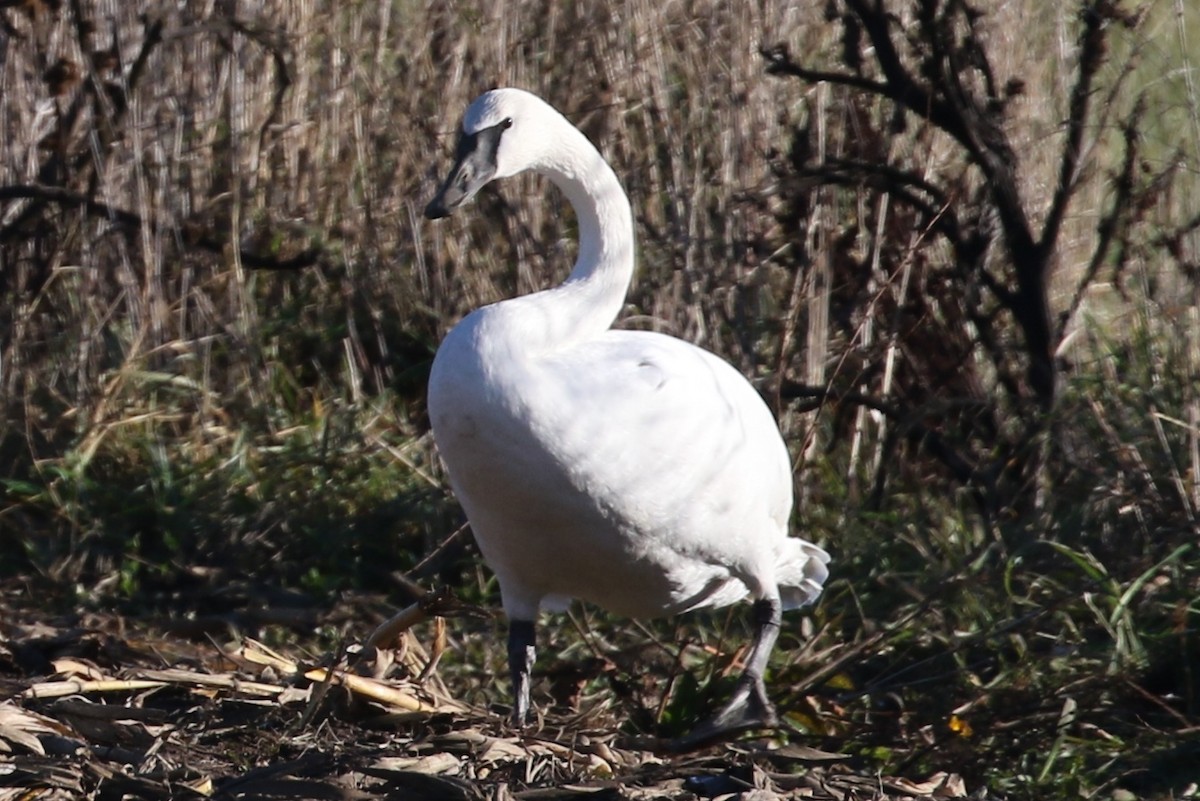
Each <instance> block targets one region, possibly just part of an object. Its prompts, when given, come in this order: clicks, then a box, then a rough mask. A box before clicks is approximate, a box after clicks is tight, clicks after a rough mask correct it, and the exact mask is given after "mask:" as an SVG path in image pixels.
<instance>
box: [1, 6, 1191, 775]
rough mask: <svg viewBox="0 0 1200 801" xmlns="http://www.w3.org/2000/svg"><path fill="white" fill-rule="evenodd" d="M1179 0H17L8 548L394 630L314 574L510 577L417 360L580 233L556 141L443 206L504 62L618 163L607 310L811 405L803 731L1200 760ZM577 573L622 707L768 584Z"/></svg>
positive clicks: (4, 187) (19, 568)
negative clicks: (819, 593)
mask: <svg viewBox="0 0 1200 801" xmlns="http://www.w3.org/2000/svg"><path fill="white" fill-rule="evenodd" d="M1197 26H1200V12H1197V10H1196V9H1195V8H1194V7H1193V6H1192V5H1191V4H1188V3H1185V2H1184V0H1151V2H1146V3H1143V4H1141V5H1134V4H1133V3H1120V2H1115V0H1110V1H1109V2H1099V1H1097V0H1091V1H1089V0H1084V1H1082V2H1071V3H1062V4H1057V5H1047V4H1041V3H1037V2H1033V0H1010V1H1009V2H998V1H997V2H982V1H981V2H978V3H976V4H975V5H973V6H969V5H967V4H965V3H962V2H959V0H944V1H943V2H934V1H933V0H916V1H915V2H887V3H883V2H881V0H880V1H877V0H845V2H836V1H831V2H829V3H827V4H825V5H824V6H820V7H818V5H817V4H802V3H771V2H762V3H757V2H747V3H736V4H731V3H721V2H712V3H708V2H694V3H682V2H678V3H677V2H666V3H662V2H660V3H649V2H642V0H629V2H625V3H621V4H601V3H557V2H551V0H544V1H543V0H522V2H517V3H503V2H491V3H488V2H484V3H478V4H465V3H456V2H433V3H429V4H425V5H421V4H413V3H406V2H401V1H400V0H381V1H380V2H374V3H368V2H348V3H336V4H330V3H322V2H314V1H313V0H265V1H264V2H257V3H240V4H235V3H226V2H218V1H217V0H211V1H209V2H196V3H190V4H177V5H175V6H174V8H173V9H172V10H160V9H158V7H157V6H156V5H154V4H147V5H144V6H143V7H140V8H139V7H135V6H134V5H133V4H114V3H107V2H85V0H54V1H53V2H51V1H50V0H26V1H23V2H16V3H5V4H3V7H2V8H0V130H2V131H3V140H2V141H0V298H2V300H0V318H2V319H0V403H2V404H3V416H2V418H0V479H2V483H0V490H2V492H3V495H2V496H0V555H2V565H3V567H2V568H0V569H2V570H3V572H4V574H5V576H6V580H7V581H8V582H10V586H19V587H22V588H24V590H23V591H24V592H25V593H26V597H25V598H24V601H23V603H25V604H29V605H38V604H40V605H42V606H44V607H45V608H47V609H50V608H55V609H71V608H101V609H105V608H119V609H121V610H123V611H124V612H125V613H127V614H135V615H140V616H150V615H159V616H161V617H160V619H161V620H168V621H175V624H172V625H177V623H178V621H180V620H185V619H199V618H208V617H215V618H218V619H220V620H222V621H225V622H228V621H229V620H236V621H237V622H238V623H239V624H241V625H242V626H243V627H246V626H249V627H250V628H252V629H254V630H255V631H258V629H260V628H262V629H263V630H265V631H266V633H267V634H269V635H270V636H272V637H274V638H276V639H285V638H288V637H297V636H299V637H302V638H304V639H306V640H311V638H312V635H313V634H314V633H315V634H317V635H318V636H319V637H323V638H325V641H327V642H328V641H332V640H333V639H336V638H337V637H338V636H341V635H342V634H344V633H347V632H348V633H350V634H354V635H355V636H362V631H363V629H364V627H365V626H366V625H367V624H366V621H364V620H351V621H350V622H343V623H340V624H336V625H335V624H331V623H328V620H326V624H327V625H325V626H324V627H323V628H322V627H318V628H316V629H314V625H315V624H314V623H313V622H312V621H309V622H307V623H306V624H304V625H298V626H297V625H293V626H292V627H290V628H289V627H287V626H282V625H279V624H278V620H280V619H284V618H286V617H287V616H286V615H285V614H283V613H282V612H279V610H280V609H283V608H286V607H287V606H288V604H290V603H293V602H294V601H295V598H296V597H297V594H298V593H299V594H302V595H303V597H307V598H308V599H310V602H311V599H320V602H321V603H327V604H328V605H329V606H330V607H333V606H335V605H338V604H351V605H353V604H354V602H355V599H360V600H361V599H362V598H364V597H366V598H372V599H375V601H373V603H376V602H377V600H378V598H379V597H380V596H381V595H386V596H387V597H389V598H390V599H391V601H392V602H393V603H396V604H399V603H403V602H405V601H406V599H407V597H408V596H407V594H408V593H409V592H410V590H408V589H407V588H408V586H409V584H408V582H409V581H410V580H411V581H416V582H418V583H419V584H423V585H426V586H428V585H430V584H433V583H439V582H444V583H447V584H449V585H451V586H452V587H454V588H455V589H456V590H457V591H458V593H459V595H460V596H461V597H462V598H464V599H465V600H467V601H470V602H477V603H480V604H482V605H484V606H488V607H494V606H495V605H496V599H495V595H496V593H495V586H494V584H493V583H492V582H491V581H490V578H489V576H488V574H487V573H486V571H484V570H483V569H482V568H481V567H480V566H479V565H478V562H477V559H476V557H475V555H474V550H473V546H472V545H471V543H470V541H469V537H466V536H463V535H462V533H461V531H460V526H461V525H462V518H461V512H460V511H459V510H458V507H457V506H456V505H455V503H454V501H453V499H452V498H451V497H450V495H449V493H448V491H447V489H446V486H445V482H444V479H443V476H442V473H441V470H440V467H439V465H438V463H437V461H436V458H435V454H434V453H433V451H432V447H431V441H430V438H429V436H428V426H427V422H426V420H425V418H424V410H423V395H424V383H425V375H426V373H427V370H428V366H429V362H430V359H431V357H432V354H433V352H434V350H435V349H436V346H437V342H438V341H439V338H440V337H441V335H442V334H444V332H445V331H446V330H447V329H448V328H449V327H450V326H451V325H453V324H454V322H455V321H456V320H457V319H458V318H459V317H461V316H462V314H464V313H465V312H466V311H467V310H469V309H470V308H473V307H475V306H477V305H479V304H482V303H485V302H489V301H493V300H497V299H500V298H503V297H507V296H510V295H513V294H515V293H521V292H526V291H530V290H532V289H534V288H537V287H542V286H545V285H547V284H549V283H552V282H554V281H556V280H558V279H559V278H561V276H562V275H564V274H565V271H566V268H567V265H568V263H569V262H570V259H571V257H572V252H573V250H572V248H573V245H572V228H573V221H572V220H571V218H570V215H564V214H563V213H562V212H561V207H560V200H559V199H558V197H557V196H556V195H555V194H554V193H553V191H552V190H550V189H549V188H548V187H547V186H546V185H545V184H544V183H542V182H540V181H538V180H536V179H532V178H528V179H520V180H517V181H514V182H509V183H508V184H506V185H504V186H503V187H499V188H497V189H496V190H495V191H489V192H486V193H485V194H484V195H483V196H482V197H481V198H480V199H479V200H478V201H477V202H476V204H475V206H474V207H473V213H472V214H470V215H464V216H462V217H459V218H456V219H454V220H452V221H450V222H449V223H447V224H442V225H430V224H427V223H425V222H424V221H423V220H421V219H420V214H419V211H420V209H421V207H422V205H423V203H424V202H425V200H426V199H427V198H428V196H429V195H430V193H431V192H432V189H433V187H434V185H435V182H436V180H437V179H438V177H440V173H441V171H442V170H444V169H445V168H446V166H447V159H448V154H449V150H450V148H451V146H452V140H453V130H454V126H455V125H456V123H457V119H458V116H459V115H460V114H461V111H462V109H463V108H465V106H466V104H467V103H468V102H469V101H470V100H471V99H472V98H473V97H474V96H475V95H476V94H477V93H478V92H479V91H481V90H483V89H486V88H488V87H490V86H493V85H499V84H509V85H517V86H522V87H525V88H528V89H531V90H533V91H536V92H538V93H539V94H541V95H543V96H544V97H546V98H548V99H549V100H550V101H551V102H553V103H554V104H556V105H557V106H559V107H560V108H561V109H562V110H563V111H564V112H565V113H567V115H568V116H569V117H570V118H571V119H572V120H573V121H575V122H576V123H577V124H578V125H580V127H581V128H583V130H585V132H587V133H588V135H589V136H590V137H591V138H592V139H593V141H595V142H596V143H597V144H598V145H599V146H600V147H601V149H602V150H603V151H604V153H605V154H606V156H607V157H608V158H609V159H610V160H611V161H612V163H613V164H614V166H615V168H616V170H617V173H618V175H620V176H622V179H623V180H624V182H625V185H626V188H627V190H628V192H629V194H630V196H631V198H632V200H633V203H634V207H635V215H636V219H637V231H638V235H639V271H638V275H637V278H636V280H635V285H634V287H633V288H632V290H631V292H630V295H629V304H628V309H627V311H626V313H625V314H624V315H623V320H622V323H621V324H622V325H625V326H629V327H646V328H654V329H657V330H663V331H667V332H670V333H672V334H675V335H677V336H680V337H683V338H685V339H689V340H692V341H695V342H697V343H699V344H701V345H703V346H705V347H708V348H710V349H712V350H714V351H716V352H718V353H720V354H721V355H723V356H725V357H726V358H728V359H730V360H731V361H732V362H733V363H734V364H736V365H738V366H739V367H740V368H741V369H742V370H743V371H744V372H745V373H746V374H747V375H750V376H752V377H753V378H754V379H755V380H756V381H758V382H759V384H760V386H761V387H762V390H763V392H764V394H765V395H766V396H767V397H768V398H769V399H770V401H771V402H772V404H773V406H774V408H775V409H776V411H777V413H778V415H779V419H780V422H781V426H782V428H783V431H784V433H785V436H786V438H787V440H788V443H789V445H790V446H791V448H792V451H793V455H794V458H795V464H796V482H797V496H798V501H799V502H798V508H797V514H796V526H795V528H796V531H797V532H798V533H801V534H803V535H804V536H806V537H809V538H811V539H814V540H816V541H818V542H820V543H822V544H823V545H825V546H827V547H828V548H829V550H830V551H831V552H832V553H833V554H834V558H835V560H836V561H835V564H834V579H833V580H832V581H831V583H830V586H829V588H828V591H827V592H826V594H825V596H824V597H823V599H822V601H821V603H820V604H819V605H818V607H817V608H816V609H815V610H814V611H813V613H812V616H811V618H809V619H805V620H803V621H802V620H801V619H800V618H799V617H797V618H796V619H795V629H794V631H793V632H792V633H791V634H790V635H789V634H785V636H784V637H783V638H782V643H781V646H782V647H781V649H780V653H779V655H778V659H777V663H776V665H775V668H774V676H773V679H772V685H773V687H774V688H775V689H774V691H775V693H776V695H777V700H778V701H779V702H780V705H781V708H783V709H784V710H785V711H786V712H787V713H788V714H789V719H790V720H791V722H792V723H793V724H794V725H795V726H796V727H797V728H798V729H799V730H800V731H802V732H803V733H804V734H797V735H795V736H796V737H797V738H801V739H802V738H804V737H807V738H811V742H813V743H815V744H819V745H822V746H823V747H826V748H829V749H830V750H836V751H840V752H843V753H849V754H853V755H854V756H855V758H856V759H857V760H859V761H858V762H857V763H856V764H857V765H858V766H859V767H860V768H863V769H866V770H868V771H873V770H885V771H889V772H892V773H911V774H914V775H915V774H922V775H924V774H928V773H931V772H933V771H937V770H952V771H955V772H958V773H961V774H963V775H964V777H965V778H966V780H967V783H968V786H970V787H976V786H980V785H986V786H987V787H989V788H990V789H991V790H992V791H993V792H994V793H999V794H1002V795H1004V796H1006V797H1012V798H1047V797H1067V796H1070V797H1075V796H1078V795H1082V796H1084V797H1109V796H1111V795H1112V794H1113V793H1114V792H1118V791H1120V792H1132V793H1135V794H1138V795H1146V796H1159V797H1166V796H1167V795H1169V794H1171V793H1174V794H1175V797H1179V796H1180V795H1182V794H1186V793H1188V792H1191V793H1194V792H1195V787H1196V784H1195V783H1196V782H1197V781H1200V769H1198V768H1197V767H1196V766H1197V765H1200V736H1198V732H1200V728H1198V726H1200V632H1198V631H1197V627H1198V621H1200V554H1198V553H1197V542H1196V536H1197V513H1198V509H1200V398H1198V387H1200V385H1198V383H1197V378H1198V376H1200V310H1198V309H1200V307H1198V305H1197V300H1198V299H1200V298H1198V295H1197V275H1198V272H1197V270H1198V261H1197V259H1198V256H1197V252H1198V251H1197V245H1198V239H1197V237H1198V234H1197V229H1198V228H1200V215H1198V214H1197V212H1196V210H1197V209H1198V208H1200V174H1198V171H1197V165H1198V164H1200V98H1198V97H1197V91H1198V90H1197V88H1196V81H1197V77H1196V74H1195V70H1196V66H1197V60H1196V56H1195V55H1194V54H1195V53H1196V52H1197V46H1198V45H1197V42H1198V41H1200V39H1198V37H1200V33H1198V27H1197ZM799 54H803V55H799ZM456 532H457V533H456ZM264 605H265V606H267V607H270V608H273V609H275V610H276V614H274V615H267V614H259V615H257V616H254V615H249V614H248V613H247V610H249V609H259V610H260V612H261V609H262V607H263V606H264ZM355 608H360V609H361V607H355ZM371 609H372V610H373V613H374V614H378V604H377V603H376V606H375V607H371ZM571 620H572V623H573V625H569V626H568V625H564V626H562V627H561V628H560V629H559V631H558V633H556V634H555V636H554V647H551V648H547V649H544V653H545V655H546V657H547V661H548V662H549V663H550V664H549V666H548V669H550V670H551V672H554V671H558V673H556V674H555V675H560V674H562V672H563V671H567V673H568V674H569V675H570V676H575V677H577V678H578V684H577V685H576V691H574V692H573V693H565V694H564V693H557V699H558V700H559V701H560V702H568V701H574V702H576V703H582V704H583V706H584V707H585V708H587V709H589V710H591V711H592V713H593V714H594V715H596V716H603V715H605V714H613V715H616V716H619V717H620V718H621V719H623V720H626V721H629V722H628V723H627V724H626V726H627V729H628V730H630V731H657V732H667V733H669V732H670V731H671V730H672V729H673V727H678V726H681V725H685V724H686V722H687V721H689V720H692V719H694V718H695V717H696V715H697V714H698V713H699V712H698V710H699V709H701V708H703V707H704V706H705V705H706V704H708V703H709V699H710V698H711V697H712V696H713V695H719V694H721V693H722V692H723V691H724V687H723V685H722V672H723V670H724V669H725V668H726V667H727V666H728V664H729V663H730V662H731V661H732V659H733V657H734V654H732V653H728V654H726V655H725V656H719V657H718V658H712V657H711V655H710V654H709V653H707V652H706V651H711V650H713V649H716V651H717V652H718V653H719V654H725V652H727V651H730V650H731V648H732V646H730V647H724V646H725V644H736V643H740V642H742V641H743V640H744V631H745V630H744V628H743V627H742V623H741V622H740V618H739V616H738V615H737V614H732V615H725V614H720V615H716V616H710V617H705V616H703V615H697V616H692V617H691V618H689V619H687V620H684V621H667V622H663V623H659V624H641V623H639V624H633V623H630V622H628V621H616V620H610V619H608V618H606V617H604V616H603V615H602V614H601V613H599V612H597V611H596V610H593V609H581V610H578V611H577V612H576V613H574V614H573V616H572V618H571ZM293 622H294V621H293ZM499 626H500V623H499V622H497V621H482V622H480V621H473V620H469V619H464V620H461V621H457V620H456V621H455V622H454V623H453V624H452V625H451V627H450V629H451V653H450V655H449V656H447V657H446V659H445V660H444V661H443V663H442V668H441V670H442V674H443V676H444V677H445V678H446V680H447V682H448V684H449V686H450V687H451V689H452V690H454V691H455V692H457V693H458V694H459V695H460V697H463V698H464V699H467V700H470V701H473V702H484V703H486V702H487V701H488V700H490V699H492V698H495V699H496V700H498V701H499V700H502V699H503V695H502V688H498V687H497V686H496V685H495V684H494V682H493V681H492V679H491V675H492V673H493V672H495V671H498V670H499V669H500V666H501V665H502V664H503V654H502V652H501V648H500V646H499V645H498V643H499V642H500V641H501V640H500V639H499V638H497V637H495V636H493V635H495V634H496V632H498V631H499V630H500V629H499ZM201 628H203V627H201ZM556 650H561V655H560V656H558V657H557V659H555V658H554V657H553V652H554V651H556ZM592 656H596V657H600V659H591V658H590V657H592ZM648 665H661V666H662V669H663V670H665V671H668V675H670V676H672V679H671V680H670V681H669V682H667V684H666V689H665V691H664V686H663V684H662V682H661V681H658V680H656V681H654V682H653V683H646V682H645V679H641V678H639V677H645V676H648V675H651V674H653V673H655V672H656V671H648V670H647V666H648ZM658 675H659V676H661V675H662V673H661V672H658ZM548 683H549V682H547V684H548ZM568 683H569V682H568ZM580 688H582V689H580ZM545 689H546V688H543V691H545ZM581 693H582V694H581ZM548 700H549V699H547V698H545V697H544V698H543V702H548ZM599 719H603V718H602V717H601V718H599ZM614 725H615V724H614ZM1189 788H1190V789H1189Z"/></svg>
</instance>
